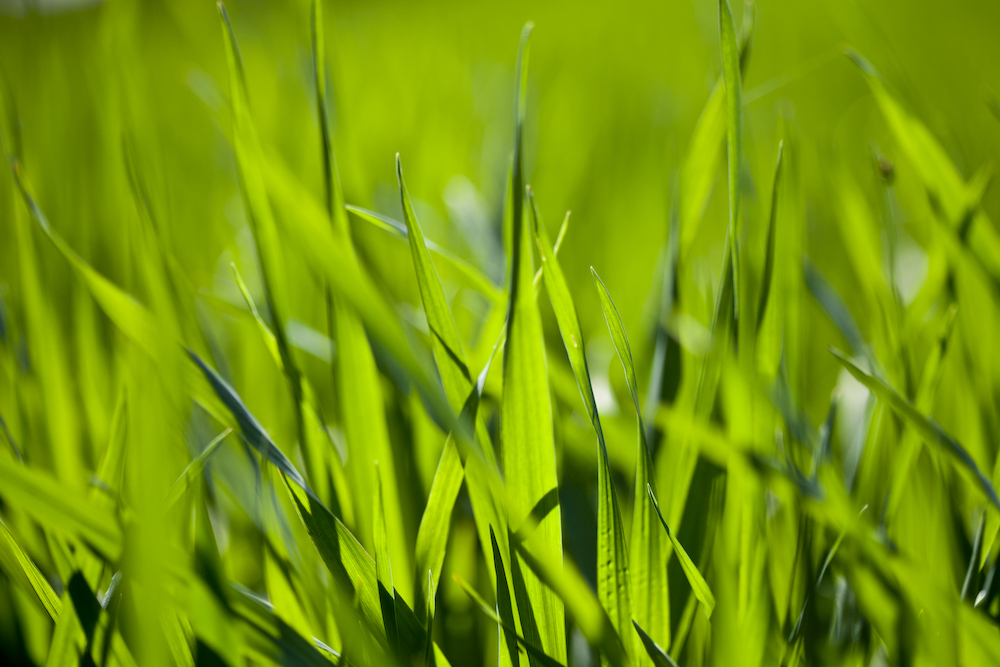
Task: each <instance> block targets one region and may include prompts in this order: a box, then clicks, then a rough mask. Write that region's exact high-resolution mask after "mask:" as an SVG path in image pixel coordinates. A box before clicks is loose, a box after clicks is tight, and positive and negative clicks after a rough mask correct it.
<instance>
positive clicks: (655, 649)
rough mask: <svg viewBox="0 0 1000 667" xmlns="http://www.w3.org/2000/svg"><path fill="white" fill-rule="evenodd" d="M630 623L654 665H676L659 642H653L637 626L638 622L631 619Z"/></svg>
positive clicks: (658, 666) (673, 666)
mask: <svg viewBox="0 0 1000 667" xmlns="http://www.w3.org/2000/svg"><path fill="white" fill-rule="evenodd" d="M632 625H634V626H635V631H636V633H637V634H638V635H639V639H640V640H641V641H642V645H643V647H644V648H645V649H646V653H647V654H649V659H650V660H652V661H653V664H654V665H655V666H656V667H677V663H676V662H674V659H673V658H671V657H670V654H669V653H667V652H666V651H664V650H663V649H662V648H661V647H660V645H659V644H657V643H656V642H654V641H653V639H652V638H651V637H650V636H649V635H647V634H646V631H645V630H643V629H642V628H641V627H639V624H638V623H636V622H635V621H632Z"/></svg>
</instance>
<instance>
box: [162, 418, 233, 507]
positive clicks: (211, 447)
mask: <svg viewBox="0 0 1000 667" xmlns="http://www.w3.org/2000/svg"><path fill="white" fill-rule="evenodd" d="M232 432H233V429H231V428H227V429H226V430H225V431H223V432H222V433H220V434H219V435H217V436H215V438H213V439H212V441H211V442H210V443H208V444H207V445H205V449H204V450H203V451H202V452H201V454H199V455H198V457H197V458H196V459H194V460H193V461H191V463H189V464H188V465H187V467H186V468H184V472H182V473H181V476H180V477H178V478H177V481H175V482H174V483H173V486H171V487H170V491H169V492H168V493H167V497H166V498H165V499H164V501H163V506H164V507H173V506H174V503H176V502H177V501H178V500H180V497H181V496H183V495H184V493H185V492H186V491H187V490H188V489H190V488H191V485H192V484H194V483H195V481H196V480H197V479H198V478H199V477H200V476H201V472H202V470H204V469H205V466H206V465H208V462H209V460H211V458H212V456H213V455H214V454H215V452H216V450H217V449H218V448H219V445H221V444H222V441H223V440H225V439H226V436H227V435H229V434H230V433H232Z"/></svg>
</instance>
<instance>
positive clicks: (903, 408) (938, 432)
mask: <svg viewBox="0 0 1000 667" xmlns="http://www.w3.org/2000/svg"><path fill="white" fill-rule="evenodd" d="M830 352H832V353H833V356H835V357H836V358H837V360H838V361H839V362H840V363H841V364H842V365H843V366H844V368H846V369H847V371H848V372H849V373H850V374H851V375H853V376H854V378H855V379H856V380H857V381H858V382H860V383H861V384H863V385H865V386H866V387H868V389H870V390H871V391H872V393H873V394H875V396H877V397H878V398H879V400H881V401H884V402H885V403H886V404H887V405H888V406H889V407H890V408H892V410H893V412H895V413H896V414H898V415H899V416H900V417H901V418H902V419H904V420H906V421H907V422H908V423H909V424H910V425H911V426H913V427H914V428H915V429H916V431H917V432H918V433H919V434H920V435H921V436H922V437H923V438H924V439H925V440H926V441H927V442H931V443H934V444H935V445H937V446H938V447H941V448H942V449H943V450H944V451H945V452H947V453H948V454H950V455H951V456H953V457H954V458H956V459H957V460H958V462H959V463H961V464H962V466H963V467H964V468H965V469H966V470H967V471H968V472H969V473H971V474H972V476H973V477H975V478H976V480H977V482H978V483H979V486H980V487H981V489H982V491H983V493H984V494H986V497H987V498H988V499H989V501H990V502H991V503H993V506H994V507H996V508H997V509H1000V497H998V496H997V492H996V489H995V488H994V487H993V482H992V481H990V478H989V477H987V476H986V475H984V474H983V473H982V471H980V470H979V467H978V466H977V465H976V462H975V460H974V459H973V458H972V457H971V456H970V455H969V452H967V451H966V450H965V448H964V447H962V445H961V444H959V443H958V441H957V440H955V439H954V438H952V437H951V436H950V435H948V434H947V433H945V431H944V429H942V428H941V427H940V426H938V424H937V422H935V421H934V420H933V419H930V418H928V417H925V416H924V415H922V414H921V413H920V411H919V410H917V408H916V407H915V406H914V405H913V403H910V401H908V400H907V399H905V398H903V396H901V395H900V394H899V392H897V391H896V390H895V389H893V388H892V387H890V386H889V385H888V384H886V382H885V381H884V380H881V379H879V378H878V377H875V376H874V375H872V374H871V373H867V372H865V371H864V370H862V369H861V368H860V367H859V366H858V365H857V364H855V363H854V362H853V361H851V360H850V359H848V358H847V357H846V356H845V355H844V353H843V352H840V351H839V350H836V349H833V348H830Z"/></svg>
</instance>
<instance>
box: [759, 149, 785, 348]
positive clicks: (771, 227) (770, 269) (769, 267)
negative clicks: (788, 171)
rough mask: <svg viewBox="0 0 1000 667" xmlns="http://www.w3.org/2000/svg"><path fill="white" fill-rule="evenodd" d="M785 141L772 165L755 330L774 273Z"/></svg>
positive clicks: (767, 296)
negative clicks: (772, 175)
mask: <svg viewBox="0 0 1000 667" xmlns="http://www.w3.org/2000/svg"><path fill="white" fill-rule="evenodd" d="M784 147H785V142H783V141H779V142H778V157H777V160H776V161H775V165H774V181H773V185H772V186H771V214H770V218H769V219H768V223H767V254H766V255H765V258H764V274H763V276H762V277H761V280H760V299H759V301H758V305H757V322H756V324H755V326H756V328H757V331H758V332H759V331H760V325H761V324H762V323H763V322H764V313H765V311H766V310H767V302H768V299H769V298H770V296H771V280H772V278H773V275H774V248H775V244H776V243H777V231H776V221H777V219H778V192H779V190H778V187H779V186H780V185H781V171H782V169H781V165H782V156H783V155H784Z"/></svg>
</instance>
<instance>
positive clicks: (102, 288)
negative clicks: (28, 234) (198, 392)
mask: <svg viewBox="0 0 1000 667" xmlns="http://www.w3.org/2000/svg"><path fill="white" fill-rule="evenodd" d="M14 175H15V178H16V179H17V184H18V187H19V188H20V189H21V196H22V197H23V198H24V202H25V204H26V205H27V206H28V210H30V211H31V214H32V216H33V217H34V219H35V221H36V222H37V223H38V226H39V227H41V229H42V231H43V232H45V234H46V236H48V237H49V239H50V240H51V241H52V243H53V245H55V247H56V249H57V250H59V252H60V253H61V254H62V255H63V256H64V257H65V258H66V259H67V260H69V263H70V266H72V267H73V269H74V270H75V271H76V272H77V275H79V276H80V278H81V279H82V280H83V282H84V283H85V284H86V285H87V288H88V289H89V290H90V293H91V294H92V295H93V297H94V299H95V300H96V301H97V302H98V304H100V306H101V308H103V309H104V311H105V312H106V313H108V316H109V317H111V319H112V320H113V321H114V323H115V324H116V325H118V327H119V328H120V329H121V330H122V332H123V333H124V334H125V335H126V336H128V337H129V338H130V339H132V340H133V341H135V342H136V343H137V344H138V345H140V346H141V347H143V349H145V350H146V351H147V352H149V353H150V354H156V353H157V351H158V350H159V344H160V343H161V342H162V341H163V338H162V329H161V328H160V327H159V326H158V324H157V322H156V320H155V319H154V318H153V316H152V314H151V313H150V312H149V311H148V310H146V309H145V308H144V307H143V306H142V305H141V304H140V303H139V302H138V301H136V300H135V299H134V298H132V297H131V296H129V295H128V294H126V293H125V292H124V291H122V290H121V289H119V288H118V287H117V286H115V285H114V284H113V283H112V282H111V281H109V280H108V279H107V278H105V277H104V276H102V275H101V274H99V273H98V272H97V271H95V270H94V269H93V267H91V266H90V264H88V263H87V262H86V261H85V260H84V259H83V258H81V257H80V256H79V255H78V254H77V253H76V251H74V250H73V249H72V248H71V247H70V246H69V245H68V244H67V243H66V242H65V241H64V240H63V238H62V237H61V236H59V234H58V233H57V232H56V231H55V230H54V229H52V226H51V225H50V224H49V221H48V218H46V217H45V213H44V212H42V209H41V207H39V206H38V204H37V203H36V201H35V199H34V197H33V196H32V195H31V193H30V191H29V189H28V185H27V183H26V182H25V179H24V176H23V174H22V173H21V169H20V166H19V165H16V164H15V166H14Z"/></svg>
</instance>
